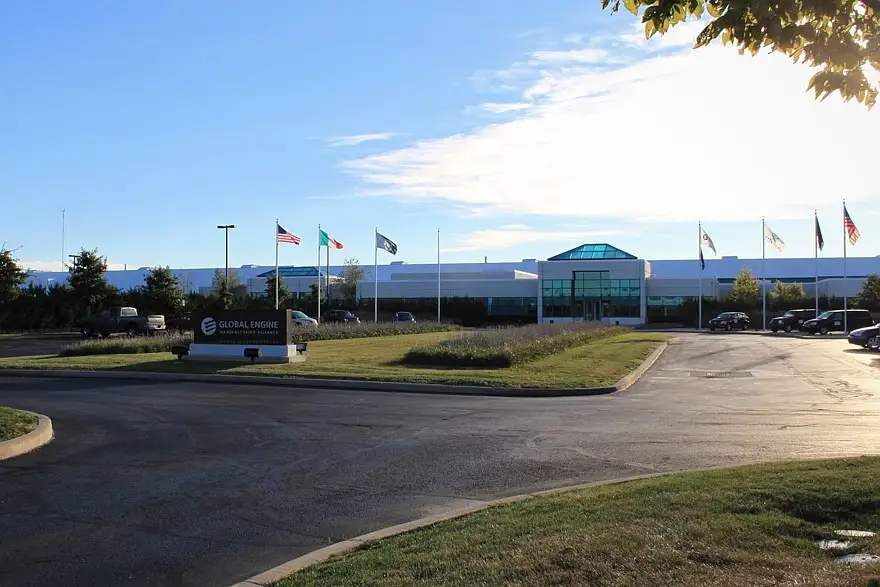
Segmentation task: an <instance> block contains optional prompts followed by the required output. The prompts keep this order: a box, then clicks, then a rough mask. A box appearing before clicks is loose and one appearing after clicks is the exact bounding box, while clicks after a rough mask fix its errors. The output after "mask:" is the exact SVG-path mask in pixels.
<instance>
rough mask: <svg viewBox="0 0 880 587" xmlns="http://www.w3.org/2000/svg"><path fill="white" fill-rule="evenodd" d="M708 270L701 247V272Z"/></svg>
mask: <svg viewBox="0 0 880 587" xmlns="http://www.w3.org/2000/svg"><path fill="white" fill-rule="evenodd" d="M705 269H706V260H705V259H704V258H703V247H700V271H704V270H705Z"/></svg>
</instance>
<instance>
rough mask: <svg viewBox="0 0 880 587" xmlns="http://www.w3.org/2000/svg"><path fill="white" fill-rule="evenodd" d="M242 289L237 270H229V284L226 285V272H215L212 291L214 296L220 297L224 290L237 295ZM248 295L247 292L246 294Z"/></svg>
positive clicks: (220, 270) (218, 270) (221, 270)
mask: <svg viewBox="0 0 880 587" xmlns="http://www.w3.org/2000/svg"><path fill="white" fill-rule="evenodd" d="M241 288H242V285H241V278H240V277H239V275H238V271H236V270H235V269H230V270H229V283H228V284H227V283H226V272H225V271H224V270H223V269H217V270H215V271H214V278H213V279H212V280H211V291H212V293H214V295H220V294H221V293H222V292H223V290H228V291H229V292H230V293H232V294H237V293H238V291H239V290H240V289H241ZM245 293H247V292H245Z"/></svg>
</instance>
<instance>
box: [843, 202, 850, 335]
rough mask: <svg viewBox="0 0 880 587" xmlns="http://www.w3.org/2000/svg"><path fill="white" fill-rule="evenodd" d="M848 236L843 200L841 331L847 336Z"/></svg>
mask: <svg viewBox="0 0 880 587" xmlns="http://www.w3.org/2000/svg"><path fill="white" fill-rule="evenodd" d="M848 239H849V235H848V234H847V233H846V200H845V199H844V200H843V331H844V332H845V333H847V334H849V330H847V329H846V241H847V240H848Z"/></svg>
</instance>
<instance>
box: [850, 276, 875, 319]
mask: <svg viewBox="0 0 880 587" xmlns="http://www.w3.org/2000/svg"><path fill="white" fill-rule="evenodd" d="M855 304H856V306H857V307H859V308H864V309H865V310H874V311H878V310H880V275H869V276H868V277H866V278H865V282H864V283H863V284H862V291H860V292H859V295H857V296H856V299H855Z"/></svg>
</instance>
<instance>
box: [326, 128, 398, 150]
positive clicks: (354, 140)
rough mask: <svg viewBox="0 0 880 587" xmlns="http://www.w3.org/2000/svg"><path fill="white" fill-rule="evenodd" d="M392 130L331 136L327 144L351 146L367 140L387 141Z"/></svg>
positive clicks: (391, 134) (392, 134)
mask: <svg viewBox="0 0 880 587" xmlns="http://www.w3.org/2000/svg"><path fill="white" fill-rule="evenodd" d="M394 135H395V133H393V132H375V133H368V134H362V135H348V136H343V137H333V138H332V139H328V140H327V144H328V145H329V146H331V147H353V146H354V145H360V144H361V143H366V142H367V141H387V140H388V139H390V138H391V137H393V136H394Z"/></svg>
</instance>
